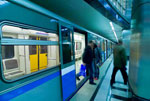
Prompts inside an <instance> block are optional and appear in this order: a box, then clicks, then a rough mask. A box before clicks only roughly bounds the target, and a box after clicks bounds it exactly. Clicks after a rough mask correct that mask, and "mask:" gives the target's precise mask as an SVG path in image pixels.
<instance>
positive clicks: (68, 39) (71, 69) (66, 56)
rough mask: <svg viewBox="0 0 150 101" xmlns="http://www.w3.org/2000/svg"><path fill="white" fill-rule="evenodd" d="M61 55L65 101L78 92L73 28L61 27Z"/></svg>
mask: <svg viewBox="0 0 150 101" xmlns="http://www.w3.org/2000/svg"><path fill="white" fill-rule="evenodd" d="M59 30H60V32H59V39H60V55H61V56H62V57H61V81H62V96H63V99H62V100H63V101H65V100H68V98H69V97H70V96H71V95H72V94H73V93H74V92H75V90H76V74H75V56H74V55H75V54H74V39H73V28H69V27H65V26H61V24H60V26H59Z"/></svg>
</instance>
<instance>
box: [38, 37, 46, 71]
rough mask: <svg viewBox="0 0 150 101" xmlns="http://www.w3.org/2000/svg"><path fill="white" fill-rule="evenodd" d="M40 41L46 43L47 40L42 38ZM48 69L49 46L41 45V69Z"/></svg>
mask: <svg viewBox="0 0 150 101" xmlns="http://www.w3.org/2000/svg"><path fill="white" fill-rule="evenodd" d="M39 40H43V41H46V40H47V38H45V37H40V38H39ZM45 68H47V46H46V45H40V46H39V69H40V70H41V69H45Z"/></svg>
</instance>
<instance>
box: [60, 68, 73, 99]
mask: <svg viewBox="0 0 150 101" xmlns="http://www.w3.org/2000/svg"><path fill="white" fill-rule="evenodd" d="M62 88H63V100H66V99H67V98H68V97H69V96H70V95H71V94H72V93H73V92H74V91H75V90H76V78H75V70H73V71H71V72H69V73H67V74H66V75H64V76H62Z"/></svg>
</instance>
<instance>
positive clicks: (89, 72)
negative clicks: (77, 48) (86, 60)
mask: <svg viewBox="0 0 150 101" xmlns="http://www.w3.org/2000/svg"><path fill="white" fill-rule="evenodd" d="M86 68H87V73H88V76H89V82H90V83H92V82H94V80H93V68H92V63H91V64H86Z"/></svg>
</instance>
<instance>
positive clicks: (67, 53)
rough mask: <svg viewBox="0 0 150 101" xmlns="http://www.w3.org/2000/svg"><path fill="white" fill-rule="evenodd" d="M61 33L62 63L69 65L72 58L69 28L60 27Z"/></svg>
mask: <svg viewBox="0 0 150 101" xmlns="http://www.w3.org/2000/svg"><path fill="white" fill-rule="evenodd" d="M61 33H62V42H63V43H62V49H63V63H64V64H66V63H69V62H71V60H72V59H73V58H72V55H73V54H72V53H73V52H72V51H73V50H72V42H71V40H72V38H71V37H72V35H71V34H72V33H71V31H70V29H69V28H67V27H63V26H62V27H61Z"/></svg>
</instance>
